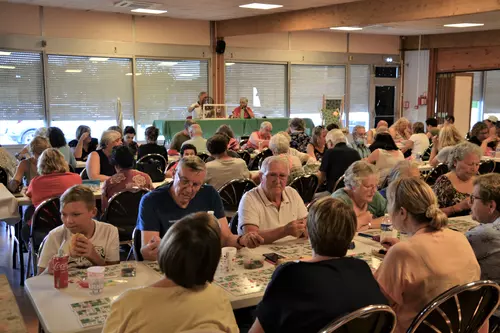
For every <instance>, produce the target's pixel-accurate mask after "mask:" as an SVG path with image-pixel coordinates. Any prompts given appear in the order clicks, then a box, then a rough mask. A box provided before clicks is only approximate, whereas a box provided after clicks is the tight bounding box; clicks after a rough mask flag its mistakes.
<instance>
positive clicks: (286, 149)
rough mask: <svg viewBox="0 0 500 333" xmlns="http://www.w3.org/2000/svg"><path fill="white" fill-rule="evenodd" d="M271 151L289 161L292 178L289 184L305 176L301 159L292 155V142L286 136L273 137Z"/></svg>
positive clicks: (270, 143)
mask: <svg viewBox="0 0 500 333" xmlns="http://www.w3.org/2000/svg"><path fill="white" fill-rule="evenodd" d="M269 149H271V151H272V152H273V155H275V156H282V157H284V158H286V159H287V161H288V163H289V166H290V176H289V177H288V183H290V182H291V181H292V180H294V179H295V178H297V177H300V176H302V175H304V174H305V172H304V168H303V167H302V162H301V161H300V159H299V158H298V157H297V156H293V155H291V154H290V142H289V141H288V138H286V137H285V136H284V135H281V134H276V135H273V136H272V137H271V140H270V141H269Z"/></svg>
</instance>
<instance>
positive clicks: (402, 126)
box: [389, 117, 411, 148]
mask: <svg viewBox="0 0 500 333" xmlns="http://www.w3.org/2000/svg"><path fill="white" fill-rule="evenodd" d="M389 133H390V134H391V136H392V138H393V139H394V142H395V143H396V145H397V146H398V148H401V147H403V141H405V140H408V139H409V138H410V136H411V123H410V121H409V120H408V119H406V118H405V117H401V118H399V119H398V120H397V121H396V122H395V123H394V124H393V125H392V126H391V127H390V128H389Z"/></svg>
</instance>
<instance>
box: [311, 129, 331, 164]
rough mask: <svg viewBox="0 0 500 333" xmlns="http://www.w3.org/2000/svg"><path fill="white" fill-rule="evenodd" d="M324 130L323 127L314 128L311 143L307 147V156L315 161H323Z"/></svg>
mask: <svg viewBox="0 0 500 333" xmlns="http://www.w3.org/2000/svg"><path fill="white" fill-rule="evenodd" d="M326 133H327V131H326V129H325V128H324V127H323V126H316V127H314V129H313V133H312V137H311V142H310V143H309V144H308V145H307V153H308V154H309V156H311V157H314V158H316V160H317V161H321V160H322V159H323V155H324V154H325V150H326Z"/></svg>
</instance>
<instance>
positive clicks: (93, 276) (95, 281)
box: [87, 266, 106, 295]
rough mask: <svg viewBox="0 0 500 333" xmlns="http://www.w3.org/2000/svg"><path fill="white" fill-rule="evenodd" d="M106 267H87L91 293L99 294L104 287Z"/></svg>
mask: <svg viewBox="0 0 500 333" xmlns="http://www.w3.org/2000/svg"><path fill="white" fill-rule="evenodd" d="M105 270H106V268H105V267H101V266H94V267H89V268H87V281H88V284H89V290H90V294H91V295H98V294H100V293H101V292H102V290H103V289H104V272H105Z"/></svg>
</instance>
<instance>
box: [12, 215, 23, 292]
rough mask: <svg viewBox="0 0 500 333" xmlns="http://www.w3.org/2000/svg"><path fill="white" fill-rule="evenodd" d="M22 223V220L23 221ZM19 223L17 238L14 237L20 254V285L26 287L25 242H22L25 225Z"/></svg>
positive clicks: (17, 225)
mask: <svg viewBox="0 0 500 333" xmlns="http://www.w3.org/2000/svg"><path fill="white" fill-rule="evenodd" d="M21 221H22V220H21ZM21 221H19V223H17V224H16V226H15V229H16V231H15V236H14V246H15V245H16V244H17V250H18V253H19V266H20V267H19V269H20V274H21V278H20V285H21V286H24V252H23V241H22V240H21V230H22V228H23V223H22V222H21Z"/></svg>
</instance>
